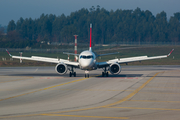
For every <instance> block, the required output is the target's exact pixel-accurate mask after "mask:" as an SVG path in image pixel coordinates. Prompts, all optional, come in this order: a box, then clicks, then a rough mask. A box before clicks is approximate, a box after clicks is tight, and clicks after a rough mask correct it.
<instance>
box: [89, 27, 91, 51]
mask: <svg viewBox="0 0 180 120" xmlns="http://www.w3.org/2000/svg"><path fill="white" fill-rule="evenodd" d="M91 42H92V24H90V43H89V51H92V50H91Z"/></svg>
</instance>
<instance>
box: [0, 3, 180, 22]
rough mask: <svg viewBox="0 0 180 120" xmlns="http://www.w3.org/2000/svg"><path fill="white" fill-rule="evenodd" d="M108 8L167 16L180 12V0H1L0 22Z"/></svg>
mask: <svg viewBox="0 0 180 120" xmlns="http://www.w3.org/2000/svg"><path fill="white" fill-rule="evenodd" d="M97 5H99V6H100V8H102V7H103V8H105V9H106V10H109V11H110V10H114V11H115V10H117V9H122V10H127V9H128V10H129V9H130V10H134V9H136V8H137V7H139V8H140V9H141V10H149V11H151V12H152V13H153V15H155V16H156V14H157V13H160V12H162V11H165V12H166V13H167V18H168V19H169V18H170V16H173V14H174V13H176V12H180V0H0V24H1V25H3V26H5V25H8V23H9V21H10V20H14V21H15V22H17V20H19V18H20V17H22V18H24V19H25V18H30V17H31V18H32V19H35V18H39V17H40V15H41V14H42V13H44V14H55V15H57V16H60V15H61V14H65V15H66V16H67V15H70V13H71V12H75V11H78V10H80V9H81V8H87V9H89V8H91V7H92V6H94V7H96V6H97Z"/></svg>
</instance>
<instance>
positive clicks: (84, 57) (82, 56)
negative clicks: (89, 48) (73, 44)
mask: <svg viewBox="0 0 180 120" xmlns="http://www.w3.org/2000/svg"><path fill="white" fill-rule="evenodd" d="M81 58H83V59H90V58H93V55H88V56H85V55H81V56H80V59H81Z"/></svg>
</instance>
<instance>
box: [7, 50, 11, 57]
mask: <svg viewBox="0 0 180 120" xmlns="http://www.w3.org/2000/svg"><path fill="white" fill-rule="evenodd" d="M6 51H7V53H8V54H9V56H11V57H12V55H11V54H10V53H9V51H8V50H7V49H6Z"/></svg>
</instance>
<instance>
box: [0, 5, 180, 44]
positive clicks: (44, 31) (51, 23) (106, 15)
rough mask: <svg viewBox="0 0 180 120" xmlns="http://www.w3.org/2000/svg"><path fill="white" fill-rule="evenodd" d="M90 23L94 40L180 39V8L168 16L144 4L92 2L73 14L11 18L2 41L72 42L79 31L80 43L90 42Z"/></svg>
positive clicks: (109, 41)
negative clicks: (117, 6)
mask: <svg viewBox="0 0 180 120" xmlns="http://www.w3.org/2000/svg"><path fill="white" fill-rule="evenodd" d="M90 23H92V24H93V31H92V42H93V43H94V44H110V43H115V44H116V43H128V42H129V43H131V42H136V43H139V44H141V43H143V42H148V43H154V42H161V43H167V42H170V43H174V44H176V43H178V42H180V12H177V13H174V16H171V17H170V19H169V20H168V19H167V14H166V12H164V11H162V12H161V13H158V14H157V15H156V16H154V15H153V14H152V13H151V12H150V11H149V10H146V11H143V10H141V9H140V8H136V9H135V10H121V9H117V10H116V11H113V10H111V11H108V10H106V9H104V8H100V6H97V7H96V8H95V7H94V6H92V8H90V9H89V10H88V9H85V8H82V9H80V10H78V11H75V12H72V13H71V14H70V15H69V16H65V15H64V14H62V15H60V16H56V15H53V14H49V15H48V14H46V15H45V14H42V15H41V16H40V17H39V18H37V19H32V18H26V19H23V18H22V17H21V18H20V19H19V20H18V21H17V22H15V21H14V20H11V21H10V22H9V24H8V26H7V37H6V38H4V37H3V38H2V37H1V38H0V42H4V43H5V44H4V47H26V46H30V47H33V46H34V47H35V46H36V47H38V46H39V44H40V43H42V41H43V42H50V43H71V42H74V36H73V35H75V34H77V35H78V42H79V43H87V41H88V42H89V24H90ZM15 42H16V43H17V45H16V44H15ZM0 47H2V44H1V45H0Z"/></svg>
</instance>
